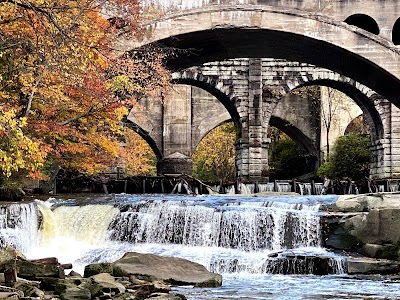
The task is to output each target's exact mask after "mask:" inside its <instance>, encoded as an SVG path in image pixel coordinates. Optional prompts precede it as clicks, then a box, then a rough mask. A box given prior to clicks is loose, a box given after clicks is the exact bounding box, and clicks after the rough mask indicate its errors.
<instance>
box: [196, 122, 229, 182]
mask: <svg viewBox="0 0 400 300" xmlns="http://www.w3.org/2000/svg"><path fill="white" fill-rule="evenodd" d="M235 141H236V131H235V127H234V125H233V123H226V124H223V125H221V126H219V127H217V128H215V129H214V130H212V131H211V132H210V133H209V134H208V135H207V136H206V137H204V138H203V140H202V141H201V142H200V143H199V145H198V146H197V148H196V152H195V153H194V154H193V165H194V168H193V169H194V174H195V176H197V177H199V178H200V179H203V180H209V181H218V180H224V181H227V180H231V179H233V177H234V171H235V147H234V143H235Z"/></svg>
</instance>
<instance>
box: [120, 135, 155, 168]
mask: <svg viewBox="0 0 400 300" xmlns="http://www.w3.org/2000/svg"><path fill="white" fill-rule="evenodd" d="M124 151H125V152H126V155H124V157H125V160H124V163H123V165H124V166H125V174H126V175H127V176H155V175H157V168H156V163H157V158H156V155H155V154H154V152H153V150H152V149H151V148H150V146H149V144H147V142H146V141H145V140H144V139H142V138H141V137H140V136H139V135H138V134H137V133H136V132H134V131H133V130H131V129H126V130H125V145H124Z"/></svg>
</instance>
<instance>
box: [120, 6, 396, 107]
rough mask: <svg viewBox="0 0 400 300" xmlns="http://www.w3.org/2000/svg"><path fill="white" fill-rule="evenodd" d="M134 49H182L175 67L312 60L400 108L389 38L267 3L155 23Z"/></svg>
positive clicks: (124, 41) (128, 41)
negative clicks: (236, 61)
mask: <svg viewBox="0 0 400 300" xmlns="http://www.w3.org/2000/svg"><path fill="white" fill-rule="evenodd" d="M145 28H146V31H147V32H146V34H145V35H144V37H143V39H141V40H140V41H138V40H136V39H133V38H129V37H127V36H123V37H121V40H120V41H119V45H118V46H119V47H120V48H121V49H125V50H130V49H133V48H137V47H140V46H144V45H146V44H151V43H158V44H159V45H161V46H166V47H174V48H178V49H181V50H182V49H183V50H187V51H178V53H177V55H176V56H175V57H174V58H172V59H170V60H169V61H168V65H169V67H170V68H171V69H180V68H186V67H189V66H193V65H199V64H202V63H204V62H209V61H219V60H223V59H228V58H237V57H258V58H262V57H273V58H284V59H288V60H291V61H300V62H305V63H310V64H313V65H316V66H319V67H323V68H327V69H329V70H332V71H335V72H337V73H339V74H342V75H344V76H347V77H349V78H352V79H354V80H356V81H358V82H360V83H362V84H364V85H366V86H368V87H369V88H370V89H372V90H374V91H376V92H377V93H379V94H381V95H382V96H384V97H385V98H387V99H388V100H390V101H391V102H392V103H394V104H395V105H396V106H400V99H399V97H398V91H399V90H400V52H399V49H396V47H394V46H393V44H391V43H390V42H389V41H387V40H385V39H383V38H381V37H379V36H375V35H373V34H371V33H369V32H367V31H365V30H363V29H359V28H356V27H354V26H351V25H348V24H346V23H344V22H341V21H336V20H333V19H331V18H328V17H325V16H322V15H319V14H314V13H310V12H304V11H300V10H295V9H291V10H285V9H281V8H276V7H269V6H265V5H252V6H241V5H235V6H229V5H226V6H225V5H221V6H218V7H205V8H201V9H194V10H186V11H183V12H180V13H176V14H172V15H170V16H167V17H165V18H163V19H160V20H158V21H155V22H152V23H149V24H148V25H147V26H145Z"/></svg>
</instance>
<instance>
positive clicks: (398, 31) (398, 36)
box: [392, 18, 400, 45]
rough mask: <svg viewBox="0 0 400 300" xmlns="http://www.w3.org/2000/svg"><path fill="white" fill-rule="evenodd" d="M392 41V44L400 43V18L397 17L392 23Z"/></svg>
mask: <svg viewBox="0 0 400 300" xmlns="http://www.w3.org/2000/svg"><path fill="white" fill-rule="evenodd" d="M392 41H393V44H395V45H400V18H398V19H397V20H396V22H395V23H394V25H393V30H392Z"/></svg>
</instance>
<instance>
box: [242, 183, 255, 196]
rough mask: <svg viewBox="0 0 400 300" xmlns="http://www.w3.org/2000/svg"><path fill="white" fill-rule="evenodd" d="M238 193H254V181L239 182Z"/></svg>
mask: <svg viewBox="0 0 400 300" xmlns="http://www.w3.org/2000/svg"><path fill="white" fill-rule="evenodd" d="M239 190H240V194H242V195H251V194H254V190H255V184H254V183H241V184H240V185H239Z"/></svg>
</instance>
